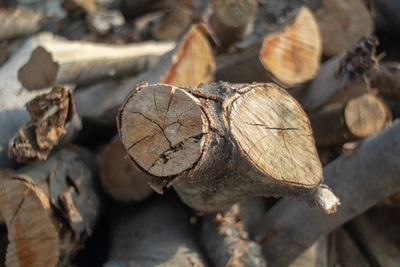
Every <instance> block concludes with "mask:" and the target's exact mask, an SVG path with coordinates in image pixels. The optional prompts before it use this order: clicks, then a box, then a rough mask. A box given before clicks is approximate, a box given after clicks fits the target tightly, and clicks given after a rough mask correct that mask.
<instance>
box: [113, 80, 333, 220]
mask: <svg viewBox="0 0 400 267" xmlns="http://www.w3.org/2000/svg"><path fill="white" fill-rule="evenodd" d="M117 125H118V129H119V134H120V137H121V141H122V143H123V144H124V146H125V148H126V150H127V152H128V154H129V156H130V158H131V160H132V162H133V163H134V164H136V165H137V166H138V167H139V168H140V169H141V170H142V171H144V172H145V173H147V174H148V175H150V176H151V177H152V182H151V185H152V187H153V188H154V189H155V190H156V191H157V192H159V193H162V188H163V187H164V186H167V187H170V186H172V185H174V188H175V190H176V191H177V192H178V194H179V196H180V197H181V199H182V200H183V202H185V203H186V204H187V205H189V206H190V207H192V208H194V209H197V210H200V211H214V210H218V209H222V208H225V207H228V206H230V205H231V204H233V203H234V202H236V201H238V200H240V199H244V198H248V197H251V196H271V195H273V196H288V197H290V198H294V199H298V200H304V201H307V202H309V203H313V204H315V205H316V206H318V207H319V208H321V209H322V210H324V211H325V212H328V213H330V212H334V211H335V210H336V207H337V206H338V205H339V200H338V199H337V198H336V197H335V196H334V195H333V193H332V192H331V191H329V189H327V188H325V187H324V186H323V185H321V184H320V182H321V178H322V167H321V163H320V161H319V158H318V155H317V152H316V149H315V145H314V138H313V136H312V132H311V128H310V124H309V121H308V118H307V115H306V114H305V113H304V111H303V110H302V109H301V107H300V105H299V104H298V103H297V102H296V101H295V100H294V99H293V98H292V97H291V96H290V95H289V94H288V93H287V92H286V91H285V90H283V89H281V88H280V87H278V86H276V85H274V84H271V83H253V84H229V83H223V82H219V83H212V84H209V85H201V86H199V87H198V88H184V87H181V88H177V87H174V86H170V85H166V84H154V85H149V84H146V83H144V84H140V85H138V86H137V87H136V89H135V90H134V91H133V92H132V93H131V94H130V95H129V96H128V97H127V99H126V100H125V102H124V103H123V104H122V105H121V107H120V111H119V114H118V117H117Z"/></svg>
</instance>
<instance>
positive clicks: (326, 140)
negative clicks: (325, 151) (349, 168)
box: [309, 94, 392, 146]
mask: <svg viewBox="0 0 400 267" xmlns="http://www.w3.org/2000/svg"><path fill="white" fill-rule="evenodd" d="M309 118H310V122H311V126H312V129H313V133H314V138H315V143H316V145H317V146H335V145H342V144H344V143H345V142H347V141H352V140H357V139H362V138H365V137H368V136H370V135H373V134H375V133H377V132H379V131H381V130H382V129H384V128H386V127H388V126H390V123H391V121H392V116H391V114H390V110H389V108H388V107H387V106H386V104H385V103H384V102H383V101H382V100H381V99H380V98H378V97H376V96H374V95H373V94H364V95H362V96H359V97H355V98H353V99H351V100H350V101H348V102H347V103H346V104H345V105H344V106H343V105H342V104H341V103H336V104H331V105H327V106H325V107H323V108H322V109H320V110H319V111H318V112H315V113H310V114H309Z"/></svg>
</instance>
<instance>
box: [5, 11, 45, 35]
mask: <svg viewBox="0 0 400 267" xmlns="http://www.w3.org/2000/svg"><path fill="white" fill-rule="evenodd" d="M41 19H42V16H41V15H39V14H37V13H35V12H33V11H32V10H29V9H0V42H1V41H3V40H7V39H13V38H18V37H22V36H26V35H30V34H33V33H35V32H37V31H38V30H39V29H40V20H41Z"/></svg>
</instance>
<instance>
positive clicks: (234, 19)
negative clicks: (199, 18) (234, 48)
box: [208, 0, 258, 52]
mask: <svg viewBox="0 0 400 267" xmlns="http://www.w3.org/2000/svg"><path fill="white" fill-rule="evenodd" d="M257 7H258V1H257V0H245V1H241V0H235V1H228V0H215V1H212V2H211V8H212V14H211V16H210V17H209V18H208V20H209V22H208V24H209V25H210V28H211V29H212V31H213V32H214V34H215V36H216V37H217V39H218V44H219V51H220V52H223V51H226V50H227V49H228V48H229V47H230V46H231V45H233V44H235V43H236V42H237V41H239V40H242V39H244V38H245V37H246V35H248V34H249V33H250V32H251V31H252V28H253V26H254V20H255V15H256V13H257Z"/></svg>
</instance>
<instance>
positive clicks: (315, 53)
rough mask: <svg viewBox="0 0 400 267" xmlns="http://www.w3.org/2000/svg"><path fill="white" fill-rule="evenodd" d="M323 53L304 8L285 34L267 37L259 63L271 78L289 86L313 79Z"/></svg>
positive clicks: (313, 22)
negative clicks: (271, 75)
mask: <svg viewBox="0 0 400 267" xmlns="http://www.w3.org/2000/svg"><path fill="white" fill-rule="evenodd" d="M321 53H322V42H321V36H320V33H319V28H318V23H317V21H316V20H315V18H314V16H313V14H312V12H311V11H310V10H309V9H307V8H305V7H303V8H302V9H301V10H300V11H299V13H298V15H297V17H296V19H295V21H294V23H293V24H292V25H291V26H289V27H287V28H286V29H285V31H284V32H282V33H277V34H273V35H270V36H268V37H267V38H266V39H265V40H264V42H263V45H262V48H261V51H260V55H259V57H260V60H261V62H262V63H263V65H264V67H265V68H266V69H267V70H268V71H269V72H271V73H272V74H273V76H274V77H275V78H276V79H277V80H278V81H280V82H282V83H284V84H285V85H288V86H291V85H296V84H301V83H304V82H307V81H309V80H311V79H312V78H314V76H315V75H316V73H317V71H318V69H319V66H320V63H319V62H320V58H321Z"/></svg>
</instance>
